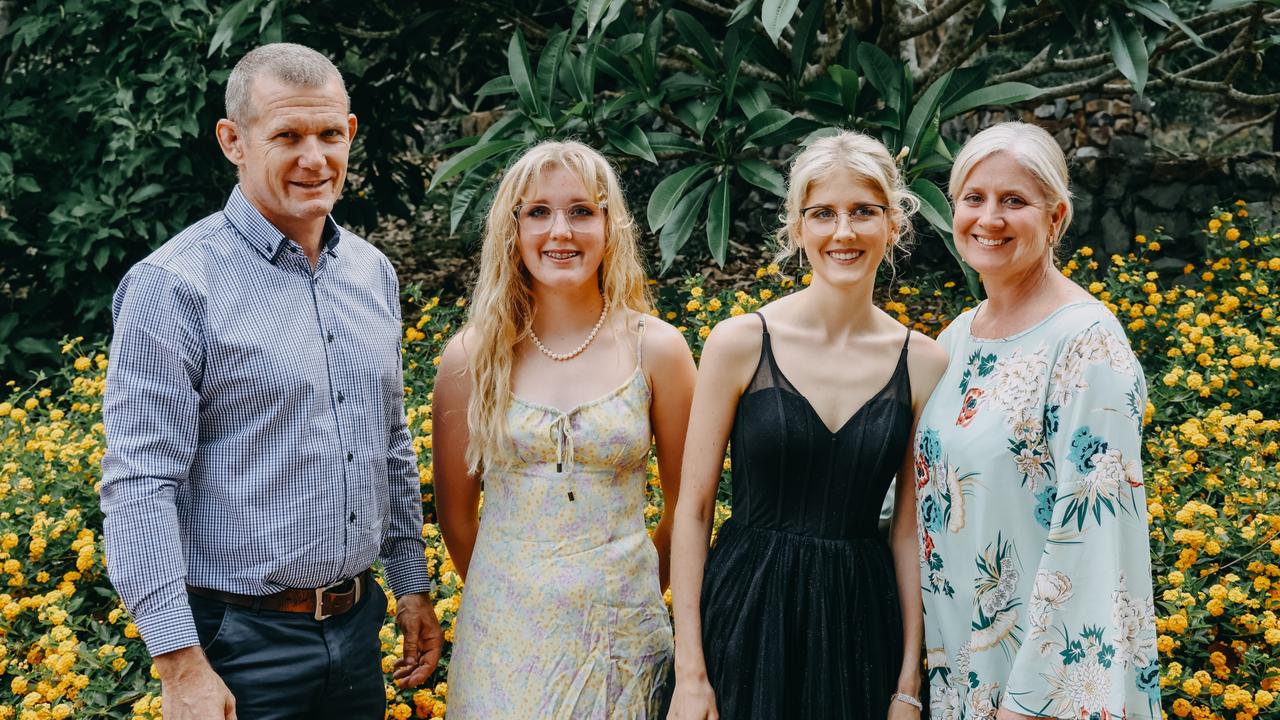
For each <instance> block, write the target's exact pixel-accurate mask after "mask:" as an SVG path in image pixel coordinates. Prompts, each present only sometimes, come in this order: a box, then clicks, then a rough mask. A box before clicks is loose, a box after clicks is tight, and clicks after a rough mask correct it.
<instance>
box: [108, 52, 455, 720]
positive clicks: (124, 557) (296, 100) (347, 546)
mask: <svg viewBox="0 0 1280 720" xmlns="http://www.w3.org/2000/svg"><path fill="white" fill-rule="evenodd" d="M226 103H227V107H226V110H227V117H226V118H225V119H223V120H220V121H219V122H218V125H217V138H218V143H219V145H220V146H221V147H222V151H223V153H224V154H225V155H226V156H227V159H228V160H230V161H231V162H232V163H233V164H235V166H236V167H237V168H238V170H239V180H240V182H239V185H237V186H236V188H235V189H234V190H233V191H232V192H231V196H230V199H229V200H228V201H227V204H226V206H225V207H224V208H223V210H222V211H221V212H218V213H215V214H214V215H211V216H209V217H207V218H205V219H204V220H201V221H200V222H197V223H196V224H194V225H192V226H191V227H189V228H187V229H186V230H184V231H183V232H182V233H180V234H179V235H178V236H176V237H174V238H173V239H171V240H169V241H168V242H167V243H165V244H164V245H163V246H161V247H160V248H159V249H158V250H156V251H155V252H153V253H152V254H151V255H150V256H148V257H147V258H146V259H144V260H143V261H142V262H140V263H138V264H137V265H135V266H134V267H133V268H132V269H131V270H130V271H129V273H128V274H127V275H126V276H125V278H124V280H123V281H122V282H121V284H120V288H119V290H117V292H116V295H115V300H114V303H113V306H112V312H113V315H114V318H115V336H114V339H113V340H112V345H111V365H110V368H109V370H108V373H107V388H106V397H105V401H104V408H103V414H104V419H105V423H106V432H107V442H108V446H109V449H108V452H107V455H106V458H105V460H104V461H103V482H102V507H103V510H104V512H105V513H106V522H105V528H104V533H105V537H106V550H107V557H108V568H109V571H110V575H111V580H112V583H113V584H114V585H115V586H116V588H117V590H118V591H119V592H120V595H121V597H122V598H123V599H124V602H125V605H126V606H127V607H128V608H129V611H130V612H131V613H133V616H134V620H135V622H136V623H137V626H138V629H139V630H140V631H141V633H142V637H143V640H144V641H145V642H146V643H147V648H148V650H149V651H150V652H151V654H152V656H153V657H154V659H155V667H156V670H157V671H158V672H159V674H160V679H161V682H162V685H163V689H164V714H165V717H166V718H167V719H168V720H175V719H180V718H223V717H227V718H230V717H239V718H241V719H242V720H243V719H244V718H282V717H300V718H301V717H305V718H315V717H333V718H381V717H382V716H383V712H384V706H385V702H386V700H385V692H384V689H383V675H382V669H381V651H380V642H379V639H378V631H379V629H380V628H381V626H382V621H383V618H384V617H385V609H386V596H385V594H384V593H383V591H382V590H381V588H379V586H378V585H377V583H375V582H371V576H370V574H369V567H370V566H371V565H372V564H373V562H374V561H375V560H377V559H381V561H382V564H383V571H384V575H385V577H386V580H387V583H388V584H389V585H390V587H391V589H392V591H393V592H394V593H395V595H396V597H397V602H396V607H397V616H396V619H397V622H398V624H399V626H400V629H401V631H402V632H403V633H404V638H405V640H404V658H403V660H401V662H400V664H399V666H398V669H397V672H396V674H395V678H396V680H397V681H399V682H400V683H401V685H402V686H406V687H407V686H415V685H418V684H421V683H422V682H423V681H424V680H426V678H427V677H428V676H429V675H430V674H431V672H432V671H433V670H434V669H435V666H436V663H437V661H438V660H439V658H440V653H441V650H442V646H443V638H442V636H441V633H440V626H439V623H438V622H437V620H436V616H435V612H434V609H433V608H432V605H431V602H430V599H429V597H428V595H427V594H426V592H427V590H428V587H429V586H430V581H429V578H428V576H427V567H426V561H425V559H424V556H423V549H424V546H423V542H422V504H421V495H420V489H419V486H418V471H417V462H416V459H415V457H414V452H413V448H412V446H411V444H410V437H409V431H408V428H407V427H406V424H405V414H404V399H403V398H404V381H403V378H402V371H401V355H400V310H399V307H400V306H399V288H398V284H397V281H396V276H395V272H394V270H393V269H392V267H391V264H390V262H388V260H387V258H386V257H385V256H383V255H382V253H380V252H379V251H378V250H376V249H374V248H373V246H371V245H369V244H368V243H367V242H365V241H364V240H363V239H361V238H359V237H357V236H355V235H354V234H352V233H351V232H349V231H347V230H344V229H342V228H341V227H339V226H338V225H337V224H336V223H334V221H333V220H332V218H330V217H329V212H330V211H331V210H332V208H333V205H334V203H335V201H336V200H337V199H338V196H339V195H340V194H341V191H342V185H343V181H344V179H345V176H346V169H347V157H348V153H349V151H350V148H351V142H352V140H353V139H354V138H355V135H356V117H355V115H352V114H351V113H350V112H349V101H348V98H347V92H346V87H345V85H344V84H343V80H342V76H341V75H340V74H339V73H338V70H337V68H335V67H334V66H333V64H332V63H331V62H329V60H328V59H326V58H325V57H324V56H322V55H320V54H319V53H317V52H315V51H314V50H311V49H309V48H305V47H302V46H299V45H292V44H284V43H281V44H274V45H266V46H263V47H260V48H258V49H256V50H254V51H252V52H250V53H249V54H248V55H246V56H245V57H244V58H243V59H242V60H241V61H240V62H239V63H238V64H237V65H236V67H235V69H234V70H232V72H231V76H230V77H229V78H228V80H227V93H226Z"/></svg>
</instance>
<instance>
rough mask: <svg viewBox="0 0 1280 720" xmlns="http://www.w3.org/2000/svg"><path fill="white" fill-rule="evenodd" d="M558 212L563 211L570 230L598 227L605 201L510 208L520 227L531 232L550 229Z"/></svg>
mask: <svg viewBox="0 0 1280 720" xmlns="http://www.w3.org/2000/svg"><path fill="white" fill-rule="evenodd" d="M558 212H559V213H564V221H565V222H566V223H568V225H569V229H570V230H573V231H575V232H586V231H589V230H595V229H597V228H599V227H600V225H601V221H602V220H604V216H605V212H606V206H605V203H588V202H581V203H574V204H572V205H569V206H568V207H553V206H551V205H543V204H542V203H534V204H529V205H517V206H516V207H515V209H514V210H512V214H513V215H515V218H516V222H517V223H519V225H520V229H521V230H525V231H527V232H532V233H544V232H547V231H549V230H551V226H552V225H554V224H555V218H556V213H558Z"/></svg>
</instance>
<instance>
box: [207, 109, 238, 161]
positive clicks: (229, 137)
mask: <svg viewBox="0 0 1280 720" xmlns="http://www.w3.org/2000/svg"><path fill="white" fill-rule="evenodd" d="M214 132H215V134H216V135H217V136H218V147H220V148H222V154H223V155H225V156H226V158H227V160H230V161H231V164H232V165H235V166H236V167H240V166H241V165H242V164H244V145H243V143H244V137H243V136H242V135H241V134H240V128H239V127H238V126H237V125H236V124H235V123H234V122H232V121H230V120H228V119H226V118H222V119H221V120H219V121H218V126H217V128H216V129H215V131H214Z"/></svg>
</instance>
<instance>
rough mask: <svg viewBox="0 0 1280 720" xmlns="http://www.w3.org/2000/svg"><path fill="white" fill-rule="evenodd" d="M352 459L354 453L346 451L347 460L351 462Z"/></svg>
mask: <svg viewBox="0 0 1280 720" xmlns="http://www.w3.org/2000/svg"><path fill="white" fill-rule="evenodd" d="M353 459H355V454H354V453H347V462H351V461H352V460H353Z"/></svg>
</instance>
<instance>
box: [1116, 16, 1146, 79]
mask: <svg viewBox="0 0 1280 720" xmlns="http://www.w3.org/2000/svg"><path fill="white" fill-rule="evenodd" d="M1110 40H1111V57H1112V59H1114V60H1115V61H1116V67H1117V68H1119V69H1120V74H1121V75H1124V76H1125V78H1127V79H1128V80H1129V84H1131V85H1133V91H1134V92H1136V93H1138V94H1139V95H1141V94H1142V90H1143V89H1144V88H1145V87H1146V85H1147V66H1148V64H1149V63H1150V56H1149V55H1148V54H1147V44H1146V42H1145V41H1143V39H1142V33H1141V32H1139V30H1138V27H1137V26H1136V25H1134V24H1133V21H1132V20H1130V19H1129V18H1127V17H1125V16H1124V15H1120V14H1118V13H1116V14H1113V15H1112V16H1111V34H1110Z"/></svg>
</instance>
